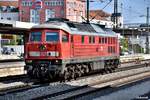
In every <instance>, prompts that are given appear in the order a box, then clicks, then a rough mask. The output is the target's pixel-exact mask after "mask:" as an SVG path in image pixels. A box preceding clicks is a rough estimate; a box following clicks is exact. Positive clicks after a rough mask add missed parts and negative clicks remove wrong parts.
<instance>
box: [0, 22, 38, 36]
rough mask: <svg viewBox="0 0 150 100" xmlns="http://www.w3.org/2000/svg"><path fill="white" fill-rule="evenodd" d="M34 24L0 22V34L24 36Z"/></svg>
mask: <svg viewBox="0 0 150 100" xmlns="http://www.w3.org/2000/svg"><path fill="white" fill-rule="evenodd" d="M34 25H37V24H34V23H29V22H20V21H9V20H0V34H16V35H25V34H26V33H27V32H28V31H29V29H30V28H31V27H33V26H34Z"/></svg>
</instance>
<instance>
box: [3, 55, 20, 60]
mask: <svg viewBox="0 0 150 100" xmlns="http://www.w3.org/2000/svg"><path fill="white" fill-rule="evenodd" d="M9 59H12V60H14V59H15V60H16V59H20V57H19V56H18V55H17V54H13V55H2V54H0V61H1V60H9Z"/></svg>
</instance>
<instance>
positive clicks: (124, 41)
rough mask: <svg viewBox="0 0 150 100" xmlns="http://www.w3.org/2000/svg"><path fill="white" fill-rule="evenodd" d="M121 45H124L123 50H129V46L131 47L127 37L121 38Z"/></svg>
mask: <svg viewBox="0 0 150 100" xmlns="http://www.w3.org/2000/svg"><path fill="white" fill-rule="evenodd" d="M120 46H121V47H122V48H121V51H127V50H128V47H129V45H128V39H126V38H122V39H120Z"/></svg>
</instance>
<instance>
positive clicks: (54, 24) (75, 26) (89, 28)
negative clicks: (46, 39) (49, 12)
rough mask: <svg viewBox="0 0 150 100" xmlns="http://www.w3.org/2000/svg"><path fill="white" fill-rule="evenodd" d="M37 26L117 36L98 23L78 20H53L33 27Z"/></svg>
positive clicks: (85, 33)
mask: <svg viewBox="0 0 150 100" xmlns="http://www.w3.org/2000/svg"><path fill="white" fill-rule="evenodd" d="M36 28H48V29H61V30H64V31H66V32H69V33H70V34H79V35H98V36H108V37H117V35H116V34H115V32H113V31H112V30H108V29H105V28H101V26H100V25H98V24H93V23H90V24H87V23H76V22H70V21H66V22H61V21H51V22H48V23H44V24H41V25H36V26H34V27H32V29H36Z"/></svg>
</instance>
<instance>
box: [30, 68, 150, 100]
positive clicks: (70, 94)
mask: <svg viewBox="0 0 150 100" xmlns="http://www.w3.org/2000/svg"><path fill="white" fill-rule="evenodd" d="M149 75H150V71H144V72H139V73H135V74H132V75H126V76H121V77H117V78H112V79H111V80H104V81H97V82H91V83H89V84H87V85H83V86H79V87H76V88H72V89H68V90H64V91H60V92H57V93H52V94H49V95H46V96H41V97H37V98H34V99H32V100H43V99H48V100H65V99H66V100H70V99H75V98H78V97H81V96H84V95H88V94H90V93H93V92H97V91H100V90H103V89H107V88H112V87H118V86H121V85H125V84H128V83H131V82H135V81H139V80H142V79H144V78H149Z"/></svg>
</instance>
